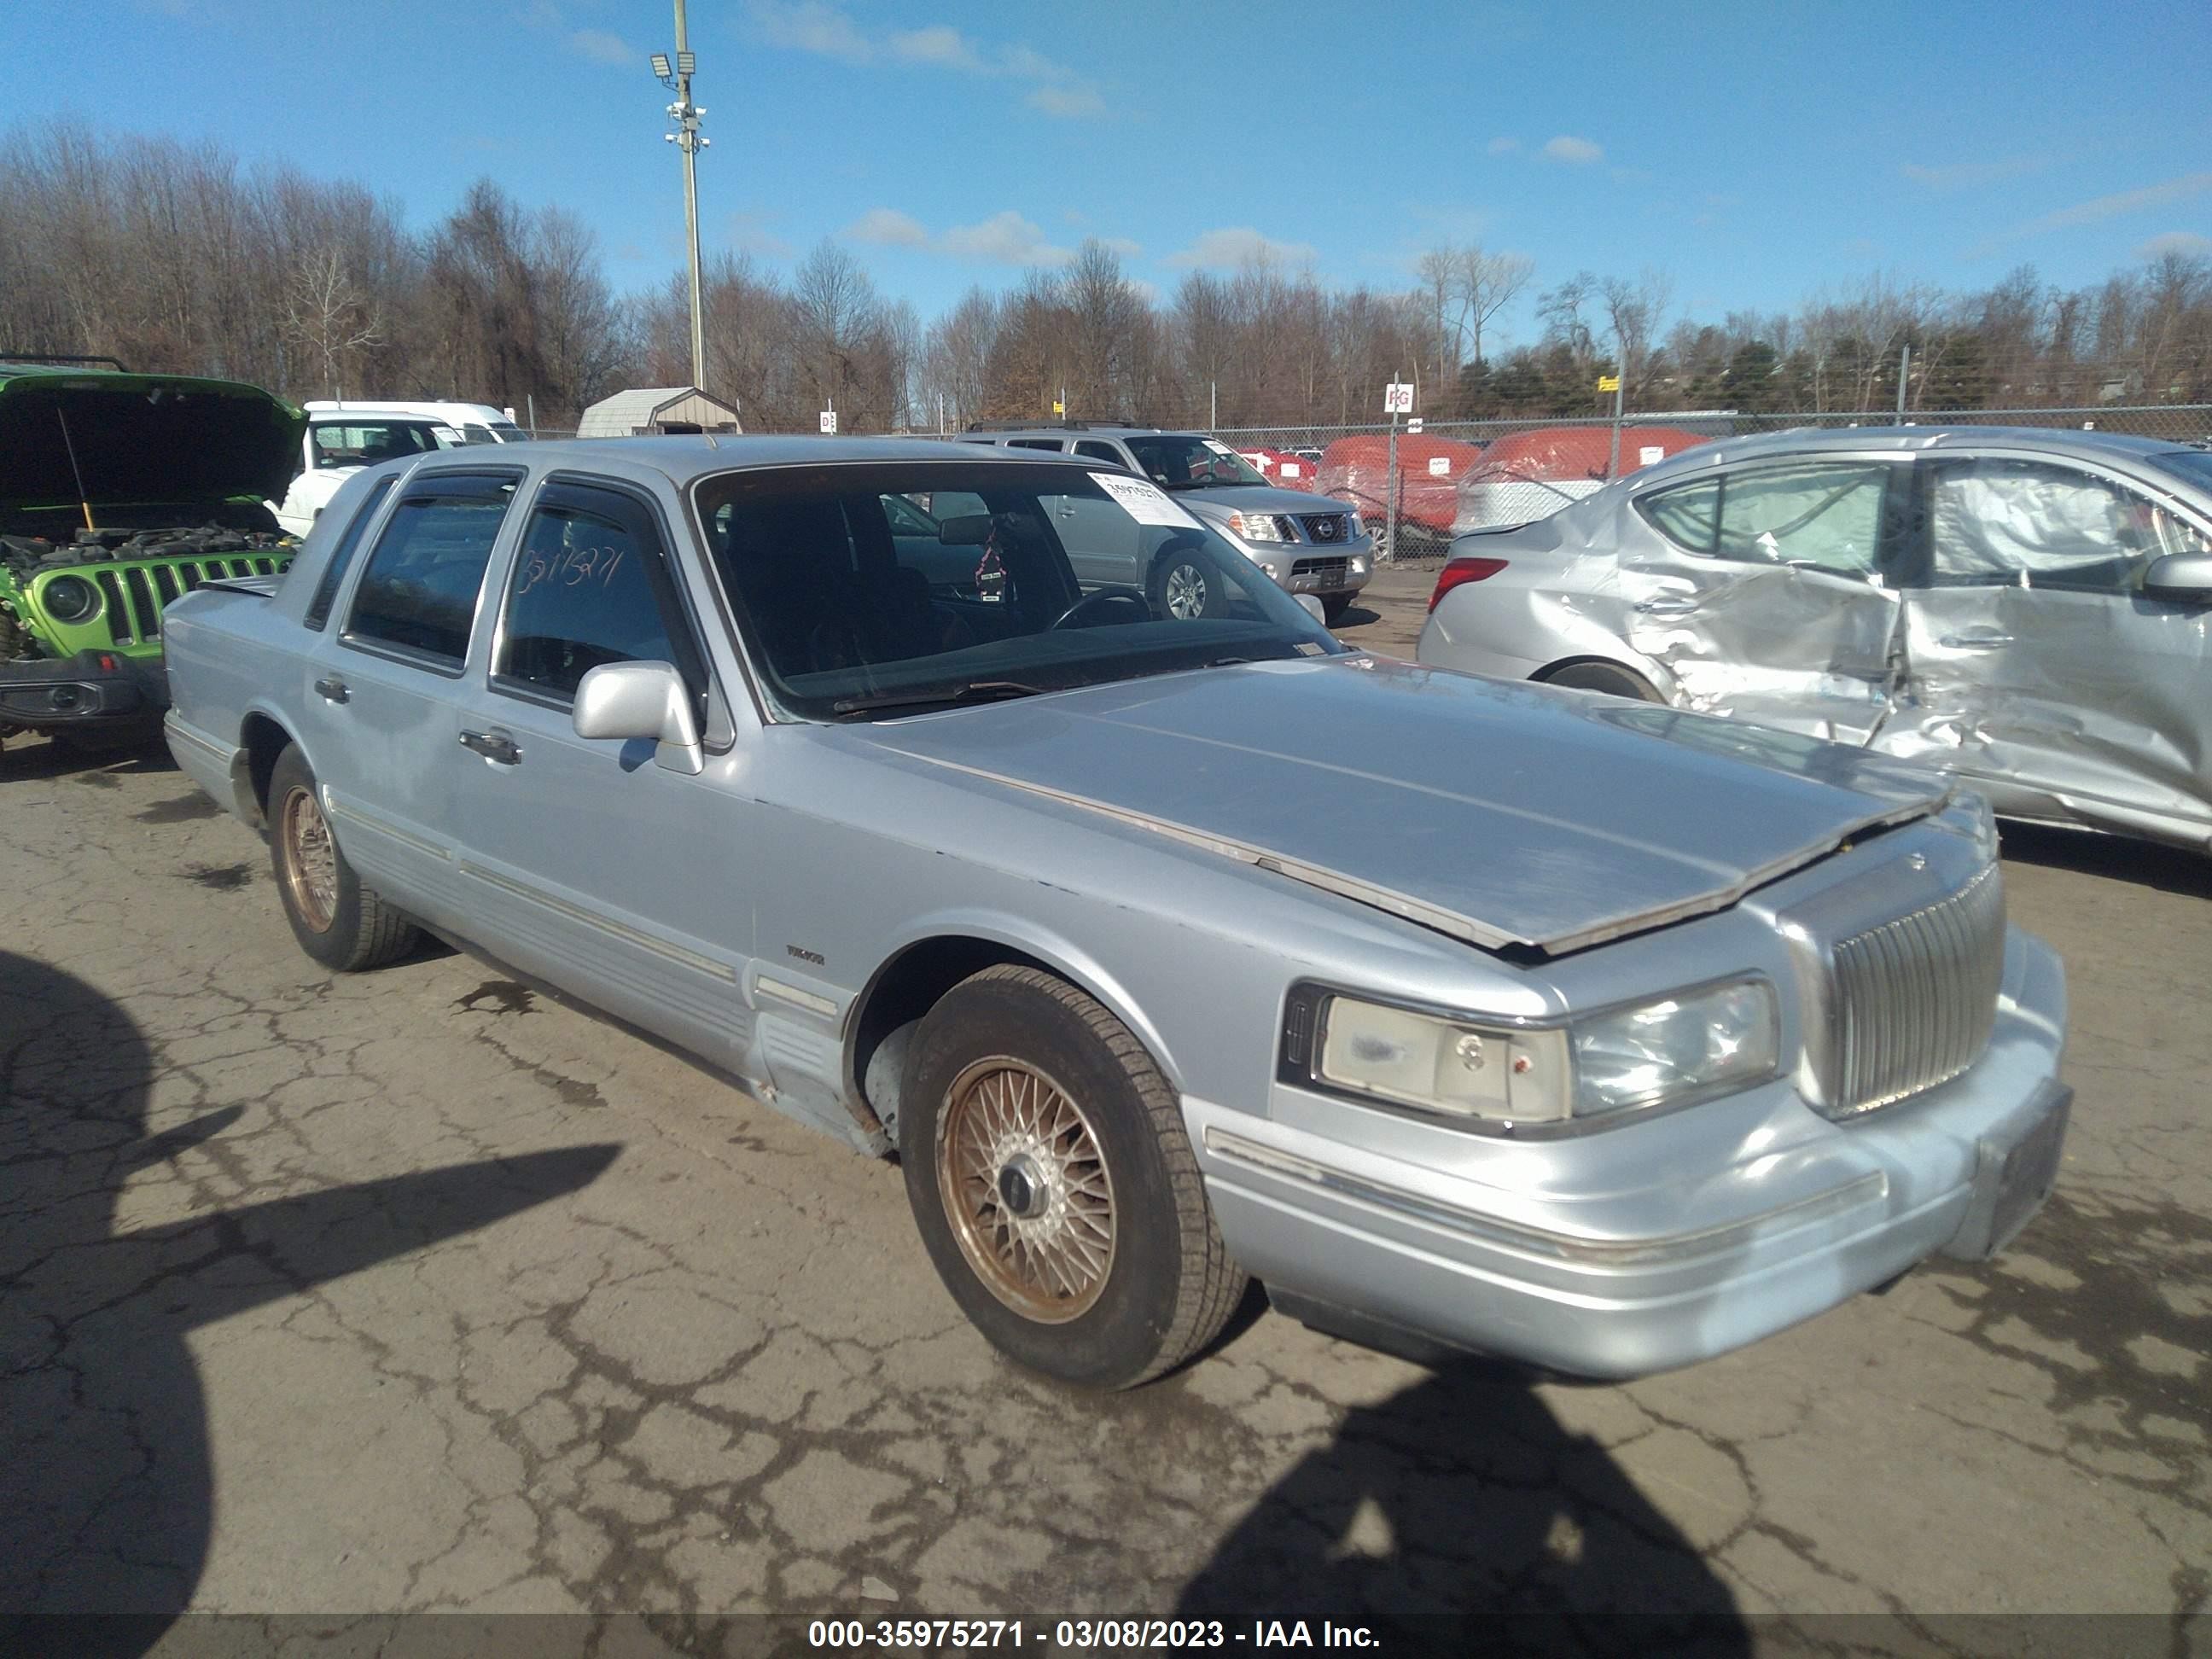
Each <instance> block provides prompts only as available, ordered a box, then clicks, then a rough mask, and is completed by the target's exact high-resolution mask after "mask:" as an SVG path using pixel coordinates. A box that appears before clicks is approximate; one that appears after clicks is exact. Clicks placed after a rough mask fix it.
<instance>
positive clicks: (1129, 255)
mask: <svg viewBox="0 0 2212 1659" xmlns="http://www.w3.org/2000/svg"><path fill="white" fill-rule="evenodd" d="M1098 241H1099V244H1100V246H1103V247H1105V248H1106V249H1108V250H1109V252H1115V253H1118V254H1120V255H1121V257H1122V258H1124V259H1133V258H1136V257H1137V256H1138V255H1139V253H1142V252H1144V251H1145V250H1144V247H1143V245H1142V244H1140V243H1137V242H1133V241H1131V240H1129V239H1128V238H1127V237H1126V236H1101V237H1100V238H1099V239H1098Z"/></svg>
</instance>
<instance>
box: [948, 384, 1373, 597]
mask: <svg viewBox="0 0 2212 1659" xmlns="http://www.w3.org/2000/svg"><path fill="white" fill-rule="evenodd" d="M964 436H965V437H966V438H967V440H968V441H969V442H970V443H979V444H992V445H995V446H997V447H1000V448H1004V449H1037V450H1043V451H1046V452H1048V453H1057V454H1063V455H1077V456H1080V457H1083V458H1085V459H1089V460H1095V461H1107V462H1110V463H1112V464H1113V465H1115V466H1121V467H1126V468H1127V469H1128V470H1129V471H1132V472H1133V473H1135V474H1136V475H1137V476H1138V477H1142V478H1150V479H1151V480H1152V482H1153V483H1156V484H1158V486H1159V487H1160V488H1161V489H1164V490H1166V491H1167V492H1168V493H1169V494H1170V495H1173V496H1174V497H1175V498H1176V501H1178V502H1180V503H1181V504H1182V506H1183V507H1187V508H1188V509H1189V510H1190V511H1191V512H1192V513H1196V514H1197V515H1198V516H1199V518H1200V519H1201V520H1204V521H1205V523H1206V527H1207V528H1208V529H1210V530H1213V531H1216V532H1218V533H1219V534H1220V535H1222V536H1223V537H1224V538H1226V539H1227V541H1228V542H1229V544H1230V545H1231V546H1232V547H1234V548H1235V549H1236V550H1237V551H1238V552H1240V553H1242V554H1243V556H1245V557H1246V558H1248V559H1249V560H1251V561H1252V562H1253V563H1254V564H1256V565H1258V566H1259V567H1260V568H1261V570H1263V571H1264V572H1266V573H1267V576H1268V578H1269V579H1270V580H1273V581H1275V582H1277V583H1279V584H1280V585H1281V586H1283V587H1284V588H1285V589H1286V590H1287V591H1289V592H1292V593H1297V594H1310V595H1312V596H1313V598H1315V599H1317V600H1319V601H1320V603H1321V608H1322V615H1323V617H1326V618H1327V619H1328V621H1329V622H1331V623H1334V622H1337V621H1339V620H1340V618H1342V617H1343V615H1344V613H1345V612H1346V611H1347V610H1349V609H1350V608H1351V606H1352V600H1353V599H1357V598H1358V596H1359V590H1360V589H1361V588H1363V587H1364V586H1367V580H1368V577H1369V575H1370V573H1371V572H1372V570H1373V568H1374V564H1375V544H1374V543H1373V541H1372V540H1370V538H1369V537H1368V534H1367V532H1366V529H1365V527H1364V526H1362V525H1361V523H1360V521H1359V514H1358V509H1357V508H1355V507H1352V504H1351V503H1349V502H1346V501H1337V500H1335V499H1334V497H1331V496H1328V495H1307V494H1304V492H1302V491H1299V490H1296V489H1279V488H1278V487H1277V486H1275V485H1273V484H1271V483H1268V482H1267V479H1266V478H1264V477H1261V475H1260V474H1259V472H1258V471H1255V469H1254V468H1253V467H1252V466H1251V465H1250V464H1249V462H1247V461H1246V460H1245V459H1243V457H1242V456H1240V455H1239V454H1237V452H1236V451H1235V450H1233V449H1231V448H1230V447H1229V446H1228V445H1227V444H1225V443H1223V442H1221V441H1219V440H1218V439H1214V438H1209V437H1207V436H1206V435H1204V434H1203V433H1198V432H1168V431H1163V430H1161V429H1160V428H1156V427H1136V426H1112V425H1099V424H1094V423H1092V422H1084V421H1069V422H1054V423H1051V424H1048V425H1046V424H1040V423H1037V422H1003V423H1000V422H983V423H979V424H977V425H975V426H972V427H970V428H969V429H968V431H967V433H966V434H965V435H964ZM1077 574H1079V575H1085V574H1086V573H1084V572H1082V571H1078V573H1077ZM1192 574H1193V573H1192V572H1187V571H1182V570H1179V569H1177V568H1173V552H1172V550H1171V549H1170V551H1169V552H1168V553H1167V554H1166V555H1164V556H1163V558H1162V559H1161V560H1160V561H1159V562H1158V568H1154V569H1153V570H1152V571H1149V572H1147V573H1146V587H1147V589H1148V590H1149V591H1150V592H1151V595H1152V599H1153V600H1154V601H1155V602H1156V603H1158V604H1159V605H1163V606H1164V607H1165V608H1166V609H1167V610H1168V611H1170V613H1171V614H1173V615H1176V616H1182V615H1185V614H1198V613H1197V612H1196V611H1192V610H1191V609H1190V607H1192V606H1193V605H1202V603H1203V598H1202V592H1200V593H1199V594H1196V595H1194V590H1193V589H1192V587H1191V583H1190V580H1189V578H1190V576H1191V575H1192ZM1199 574H1202V573H1199ZM1086 579H1087V578H1086Z"/></svg>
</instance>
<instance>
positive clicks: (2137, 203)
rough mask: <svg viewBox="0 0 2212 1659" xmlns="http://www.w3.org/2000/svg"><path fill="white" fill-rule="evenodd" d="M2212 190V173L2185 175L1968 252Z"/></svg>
mask: <svg viewBox="0 0 2212 1659" xmlns="http://www.w3.org/2000/svg"><path fill="white" fill-rule="evenodd" d="M2205 191H2212V173H2184V174H2182V175H2181V177H2179V179H2166V181H2165V182H2164V183H2163V184H2156V185H2144V186H2143V187H2142V189H2140V190H2124V191H2118V192H2117V193H2116V194H2113V195H2111V196H2100V197H2096V198H2095V199H2093V200H2092V201H2087V202H2076V203H2075V204H2074V205H2073V206H2072V207H2069V208H2060V209H2059V210H2057V212H2056V213H2046V214H2045V215H2044V216H2042V217H2041V218H2039V219H2031V220H2029V221H2028V222H2027V223H2026V224H2023V225H2015V226H2014V227H2013V228H2012V229H2010V230H2008V231H2005V232H2003V233H2002V234H1999V235H1996V236H1992V237H1990V238H1988V239H1987V240H1984V241H1981V242H1978V243H1977V244H1976V245H1975V246H1973V247H1972V249H1970V250H1968V253H1967V257H1968V258H1978V257H1980V256H1982V255H1984V254H1988V253H1991V252H1996V250H1997V249H1998V248H2000V247H2002V246H2004V245H2005V244H2006V243H2007V242H2017V241H2021V240H2025V239H2027V238H2028V237H2030V236H2043V235H2047V234H2049V233H2051V231H2054V230H2071V229H2073V228H2075V226H2077V225H2093V224H2095V223H2097V222H2100V220H2105V219H2116V218H2118V217H2119V216H2121V215H2122V214H2127V213H2140V212H2142V210H2144V209H2145V208H2155V207H2165V206H2167V205H2168V204H2172V203H2174V202H2181V201H2186V200H2187V199H2188V198H2189V197H2192V196H2202V195H2203V194H2204V192H2205Z"/></svg>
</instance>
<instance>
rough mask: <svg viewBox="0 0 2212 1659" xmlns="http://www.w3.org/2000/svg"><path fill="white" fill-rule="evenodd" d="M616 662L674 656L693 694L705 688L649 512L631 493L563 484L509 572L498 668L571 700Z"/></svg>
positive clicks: (515, 682)
mask: <svg viewBox="0 0 2212 1659" xmlns="http://www.w3.org/2000/svg"><path fill="white" fill-rule="evenodd" d="M611 662H665V663H672V664H674V665H676V667H677V668H678V671H681V672H682V673H683V675H684V680H685V682H686V683H687V684H690V686H691V688H692V690H693V692H694V693H695V695H696V694H698V693H701V692H702V691H703V690H704V677H703V675H702V672H701V671H700V668H699V658H698V653H696V651H695V650H693V649H692V648H691V641H690V630H689V629H687V628H686V626H685V624H684V620H683V612H682V609H681V607H680V606H679V605H678V603H677V600H676V593H675V589H674V586H673V585H672V583H671V579H670V576H669V573H668V567H667V565H666V563H665V561H664V559H663V557H662V555H661V550H660V538H659V534H658V532H656V531H655V530H654V528H653V520H652V517H651V515H650V514H649V513H647V512H646V511H645V509H644V508H643V507H640V506H639V505H638V504H637V503H635V501H631V500H630V499H629V498H628V497H627V496H623V495H613V494H611V493H609V492H607V491H604V490H593V489H580V488H577V487H574V486H570V485H562V484H556V485H553V486H551V487H550V488H549V489H546V491H545V492H544V495H541V496H540V497H539V498H538V506H537V507H536V509H535V510H534V511H532V513H531V515H530V525H529V528H528V529H527V530H526V532H524V536H523V543H522V550H521V552H520V554H518V555H517V556H516V557H515V561H514V570H513V574H512V575H511V576H510V577H509V578H508V580H507V617H506V625H505V627H504V629H502V630H501V639H500V648H499V656H498V659H496V660H495V662H494V663H493V665H492V676H493V678H494V679H495V681H504V682H506V683H507V684H509V685H510V686H521V687H525V688H527V689H528V690H532V691H537V692H540V693H543V694H544V695H545V696H553V697H557V698H560V699H561V700H562V701H563V702H567V701H568V700H570V699H572V698H574V696H575V695H576V687H577V686H578V684H580V683H581V681H582V680H583V678H584V676H585V674H586V672H588V671H590V670H592V669H594V668H597V667H599V665H601V664H603V663H611Z"/></svg>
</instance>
